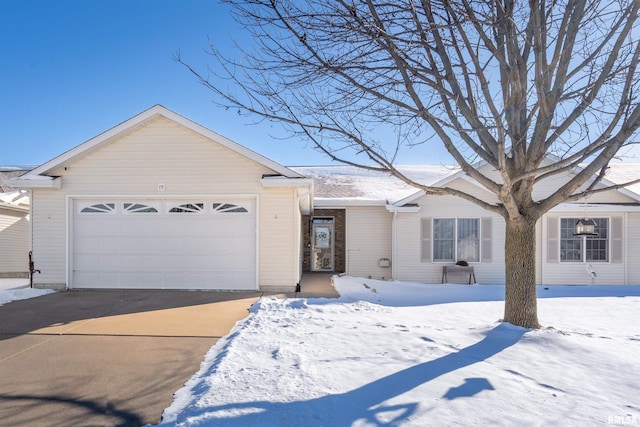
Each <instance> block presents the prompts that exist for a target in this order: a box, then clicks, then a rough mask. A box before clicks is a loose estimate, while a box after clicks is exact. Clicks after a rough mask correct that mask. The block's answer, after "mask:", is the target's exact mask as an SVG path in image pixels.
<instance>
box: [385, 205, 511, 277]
mask: <svg viewBox="0 0 640 427" xmlns="http://www.w3.org/2000/svg"><path fill="white" fill-rule="evenodd" d="M418 203H419V205H420V212H418V213H398V214H397V216H396V228H395V234H396V238H395V239H396V253H395V263H396V265H395V270H394V271H395V277H394V279H397V280H408V281H415V282H422V283H440V281H441V279H442V267H443V265H451V264H453V262H444V263H436V262H433V254H432V253H430V252H431V251H432V250H433V242H432V239H433V235H432V231H433V230H432V221H433V218H454V217H455V216H457V217H460V218H461V217H463V215H464V217H467V216H468V217H469V218H474V219H476V221H478V220H479V223H480V224H479V225H480V231H479V233H480V235H479V238H480V249H481V250H480V252H481V254H480V262H479V263H474V269H475V273H476V278H477V280H478V283H484V284H503V283H504V251H503V250H502V248H503V247H504V233H505V226H504V220H503V219H502V217H500V216H498V215H494V214H490V213H488V212H487V211H486V210H484V209H482V208H480V207H479V206H476V205H474V204H472V203H470V202H467V201H465V200H463V199H460V198H457V197H453V196H423V197H421V198H420V199H418ZM456 213H457V214H458V215H455V216H454V215H453V214H456ZM465 283H466V282H465Z"/></svg>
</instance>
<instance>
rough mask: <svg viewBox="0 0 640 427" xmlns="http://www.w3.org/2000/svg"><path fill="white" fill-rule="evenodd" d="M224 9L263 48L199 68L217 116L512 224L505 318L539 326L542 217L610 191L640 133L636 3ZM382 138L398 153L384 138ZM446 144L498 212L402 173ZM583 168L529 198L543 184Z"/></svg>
mask: <svg viewBox="0 0 640 427" xmlns="http://www.w3.org/2000/svg"><path fill="white" fill-rule="evenodd" d="M226 3H229V4H230V5H231V8H232V11H233V12H232V13H233V14H234V17H235V19H236V20H237V21H238V22H240V23H241V25H242V26H243V28H245V29H246V30H247V31H249V32H250V34H251V36H252V37H253V40H254V41H255V43H256V45H255V46H256V47H255V48H252V49H243V48H242V47H241V46H238V52H239V53H238V56H234V57H233V58H231V57H229V56H228V55H227V56H225V55H224V54H222V53H221V52H220V51H219V50H216V48H215V46H213V45H212V46H211V51H210V53H211V54H212V55H213V56H214V58H215V60H216V64H215V67H212V68H210V69H208V70H207V72H204V73H203V72H199V71H196V70H194V69H193V68H190V69H191V71H192V72H193V73H194V74H196V75H197V76H198V77H199V78H200V80H201V81H202V83H204V84H205V85H207V86H208V87H209V88H210V89H212V90H213V91H214V92H216V94H217V95H218V96H219V99H220V103H221V104H223V105H226V106H231V107H234V108H238V109H239V111H241V112H248V113H251V114H255V115H257V116H259V117H261V118H264V119H268V120H275V121H279V122H282V123H284V124H286V125H287V127H288V129H290V130H291V132H292V133H293V134H294V135H297V136H300V135H301V136H303V137H304V138H306V139H307V140H309V141H312V142H313V144H314V145H315V147H316V148H317V149H319V150H321V151H322V152H324V153H326V155H327V156H329V157H330V158H331V159H333V160H336V161H340V162H343V163H347V164H351V165H356V166H359V167H362V168H366V169H372V170H378V171H385V172H388V173H390V174H393V175H395V176H396V177H398V178H400V179H401V180H403V181H405V182H407V183H409V184H411V185H413V186H415V187H416V188H419V189H423V190H425V191H426V192H427V193H428V194H432V195H455V196H458V197H461V198H463V199H465V200H468V201H470V202H473V203H475V204H477V205H479V206H481V207H483V208H484V209H486V210H488V211H491V212H495V213H498V214H500V215H502V217H504V219H505V222H506V236H507V237H506V243H505V262H506V296H505V300H506V301H505V313H504V320H505V321H507V322H510V323H513V324H516V325H520V326H524V327H530V328H538V327H539V323H538V318H537V303H536V286H535V285H536V277H535V259H534V257H533V256H532V254H535V232H534V231H535V224H536V222H537V220H538V219H539V218H540V217H541V216H542V215H543V214H544V213H545V212H547V211H548V210H550V209H551V208H553V207H554V206H556V205H558V204H559V203H562V202H565V201H576V200H579V199H580V198H583V197H585V196H586V195H588V194H591V193H592V192H595V191H600V190H597V189H596V185H597V184H598V182H599V181H600V180H601V179H602V178H603V176H604V173H605V171H606V168H607V166H608V163H609V161H610V160H611V159H612V158H613V157H614V156H615V155H616V153H617V152H618V151H619V150H620V149H621V148H622V147H623V146H624V145H625V144H629V143H631V142H632V138H634V137H636V136H637V133H638V128H639V127H640V104H639V101H638V94H639V92H640V79H639V78H638V77H639V72H638V68H637V67H638V61H639V59H640V41H639V40H640V34H639V33H640V28H639V24H638V8H639V7H640V1H638V0H618V1H615V0H609V1H599V0H556V1H546V0H530V1H528V2H524V1H516V0H451V1H448V0H400V1H378V0H330V1H327V0H306V1H292V0H227V1H226ZM177 59H178V61H180V62H182V63H183V64H185V62H184V61H182V59H181V58H180V57H179V55H178V56H177ZM185 65H186V66H187V67H189V65H187V64H185ZM383 128H387V129H388V128H390V129H392V130H393V133H394V135H395V138H394V139H393V141H389V140H384V139H383V138H380V137H376V135H380V130H381V129H383ZM436 143H442V144H444V146H445V147H446V149H447V151H448V152H449V153H450V154H451V156H452V157H453V158H454V159H455V161H456V162H457V163H458V164H459V166H460V167H461V169H462V171H464V173H466V174H467V175H468V176H469V177H471V178H473V179H474V180H475V181H477V182H478V183H480V184H481V185H482V186H483V187H484V188H485V189H487V190H488V191H489V192H490V193H492V194H493V195H494V197H493V200H484V199H482V198H480V197H478V196H477V195H474V194H469V193H465V192H462V191H459V190H456V189H453V188H446V187H445V188H438V187H430V186H426V185H424V184H423V183H420V182H415V181H413V180H411V179H410V178H409V177H407V176H405V175H403V174H402V173H401V172H400V171H399V170H398V169H396V167H395V164H396V163H395V159H396V155H397V154H398V153H399V152H400V150H403V149H405V148H406V147H409V146H411V145H415V144H436ZM585 163H586V166H584V167H583V168H582V169H579V172H577V173H576V174H575V175H574V176H573V177H572V178H571V179H570V180H569V181H568V182H566V184H564V185H563V186H562V187H560V188H558V189H557V190H556V191H555V192H553V193H552V194H550V195H548V196H547V197H545V198H543V199H541V200H535V199H534V198H533V196H532V192H533V188H534V185H536V184H538V183H540V182H542V181H545V180H552V179H554V177H555V178H557V176H558V174H561V173H566V172H567V171H569V170H574V168H575V166H577V165H578V164H585ZM479 164H483V165H490V166H491V167H492V169H494V170H495V171H497V173H492V174H487V173H483V172H482V171H483V170H486V169H487V168H484V169H481V168H479V167H478V165H479ZM489 169H491V168H489ZM594 176H595V177H597V178H596V179H595V180H594V179H593V177H594ZM496 200H497V202H496Z"/></svg>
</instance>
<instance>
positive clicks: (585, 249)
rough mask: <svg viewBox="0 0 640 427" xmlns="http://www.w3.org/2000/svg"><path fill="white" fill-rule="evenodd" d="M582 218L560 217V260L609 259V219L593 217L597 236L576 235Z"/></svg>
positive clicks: (590, 260)
mask: <svg viewBox="0 0 640 427" xmlns="http://www.w3.org/2000/svg"><path fill="white" fill-rule="evenodd" d="M579 219H580V218H560V261H562V262H598V261H601V262H607V261H609V219H608V218H592V219H593V221H594V222H595V223H596V229H595V232H596V233H597V234H598V235H597V236H574V233H575V230H576V222H578V220H579Z"/></svg>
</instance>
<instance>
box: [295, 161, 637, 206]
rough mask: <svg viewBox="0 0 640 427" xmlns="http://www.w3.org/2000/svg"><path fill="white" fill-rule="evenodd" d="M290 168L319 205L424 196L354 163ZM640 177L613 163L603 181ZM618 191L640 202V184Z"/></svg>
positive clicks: (442, 168)
mask: <svg viewBox="0 0 640 427" xmlns="http://www.w3.org/2000/svg"><path fill="white" fill-rule="evenodd" d="M290 168H291V169H293V170H295V171H296V172H298V173H300V174H303V175H306V176H308V177H309V178H311V179H313V181H314V183H315V190H314V191H315V198H314V199H315V204H316V205H317V206H337V205H384V204H390V205H392V206H395V207H401V206H407V205H411V204H413V203H415V201H416V200H417V199H419V198H420V197H422V196H424V195H425V192H424V191H422V190H416V188H414V187H411V186H410V185H408V184H406V183H404V182H403V181H400V180H399V179H398V178H396V177H394V176H392V175H389V174H386V173H382V172H374V171H370V170H366V169H361V168H357V167H354V166H344V165H337V166H336V165H334V166H292V167H290ZM397 168H398V169H399V170H400V171H401V172H403V173H405V174H406V175H407V176H408V177H410V178H412V179H414V180H415V181H417V182H421V183H424V184H425V185H432V186H435V187H442V186H445V185H446V184H448V183H450V182H452V181H454V180H456V179H462V180H465V181H467V182H469V183H471V184H474V185H477V186H478V188H480V189H481V188H482V187H481V186H480V184H478V183H477V182H476V181H475V180H473V179H471V178H470V177H468V176H467V175H466V174H465V173H464V172H462V171H460V168H459V167H457V166H452V165H448V166H447V165H414V166H397ZM639 178H640V164H639V163H612V164H611V165H610V169H609V171H608V173H607V179H606V180H604V181H603V184H605V185H615V184H622V183H625V182H629V181H632V180H634V179H639ZM617 191H619V192H620V193H622V194H624V195H626V196H628V197H630V198H632V199H634V200H638V201H640V184H635V185H632V186H629V187H627V188H621V189H619V190H617Z"/></svg>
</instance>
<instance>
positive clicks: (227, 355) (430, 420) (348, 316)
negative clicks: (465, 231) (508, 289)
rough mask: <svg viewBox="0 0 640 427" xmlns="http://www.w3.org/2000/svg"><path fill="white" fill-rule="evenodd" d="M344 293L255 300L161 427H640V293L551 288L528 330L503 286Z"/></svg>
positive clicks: (375, 285)
mask: <svg viewBox="0 0 640 427" xmlns="http://www.w3.org/2000/svg"><path fill="white" fill-rule="evenodd" d="M335 282H336V287H337V288H338V290H339V292H340V294H341V295H342V297H341V298H340V299H338V300H329V299H310V300H304V299H287V300H281V299H275V298H272V299H263V300H261V301H259V302H258V303H256V304H255V305H254V306H253V308H252V310H251V314H250V315H249V317H248V318H247V319H245V320H243V321H241V322H239V323H238V324H237V325H236V326H235V328H234V329H233V330H232V331H231V333H230V334H229V335H228V336H227V337H225V338H223V339H221V340H220V341H219V342H218V343H217V344H216V345H215V346H214V347H212V348H211V350H210V351H209V353H208V354H207V356H206V358H205V361H204V362H203V363H202V366H201V369H200V371H199V372H198V373H197V374H196V375H195V376H194V377H193V378H192V379H191V380H190V381H189V382H188V383H187V384H186V385H185V387H184V388H182V389H181V390H179V391H178V392H177V393H176V395H175V400H174V402H173V404H172V405H171V406H170V407H169V408H167V409H166V410H165V412H164V414H163V422H162V423H161V424H162V425H163V426H294V425H295V426H362V427H364V426H381V425H388V426H425V425H437V426H440V425H447V426H449V425H465V426H472V425H477V426H486V425H509V426H511V425H518V426H527V425H532V426H534V425H564V426H583V425H585V426H586V425H590V426H591V425H630V424H631V425H632V424H638V423H640V385H639V384H640V383H639V379H640V364H639V360H640V359H639V357H640V287H628V286H627V287H622V286H621V287H599V286H594V287H591V286H590V287H550V288H548V289H545V288H539V296H540V297H541V298H540V300H539V317H540V321H541V322H542V323H543V324H544V325H545V327H544V328H542V329H540V330H527V329H523V328H518V327H515V326H512V325H509V324H503V323H501V322H500V317H501V314H502V309H503V302H502V301H501V300H502V299H503V296H502V295H503V293H504V288H503V287H502V286H485V285H472V286H465V285H424V284H411V283H400V282H380V281H375V280H366V279H358V278H348V277H341V278H335Z"/></svg>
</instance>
